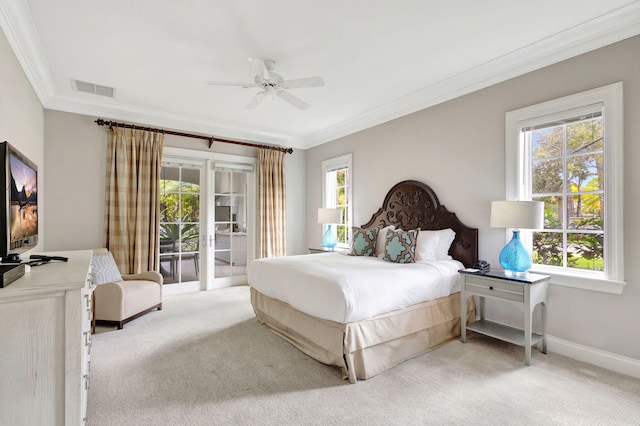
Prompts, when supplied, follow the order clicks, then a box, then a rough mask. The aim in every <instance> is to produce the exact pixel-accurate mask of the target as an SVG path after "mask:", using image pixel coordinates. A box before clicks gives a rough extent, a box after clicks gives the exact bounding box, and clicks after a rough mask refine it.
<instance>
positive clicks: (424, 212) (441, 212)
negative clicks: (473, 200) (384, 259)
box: [362, 180, 478, 267]
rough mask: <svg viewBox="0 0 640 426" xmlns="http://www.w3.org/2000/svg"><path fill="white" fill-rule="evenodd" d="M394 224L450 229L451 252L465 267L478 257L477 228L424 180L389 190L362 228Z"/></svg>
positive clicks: (419, 227) (406, 228)
mask: <svg viewBox="0 0 640 426" xmlns="http://www.w3.org/2000/svg"><path fill="white" fill-rule="evenodd" d="M388 225H394V226H395V227H396V228H400V229H404V230H409V229H416V228H418V229H424V230H438V229H446V228H451V229H453V231H454V232H455V233H456V238H455V240H453V243H451V248H450V249H449V254H450V255H451V257H453V258H454V259H456V260H459V261H460V262H462V263H463V264H464V266H466V267H471V266H473V264H474V263H475V262H476V261H477V260H478V229H477V228H469V227H468V226H466V225H465V224H463V223H462V222H460V220H458V218H457V216H456V214H455V213H452V212H450V211H449V210H447V208H446V207H445V206H443V205H441V204H440V202H439V201H438V197H437V196H436V194H435V193H434V192H433V190H432V189H431V188H430V187H429V186H427V185H425V184H424V183H421V182H418V181H415V180H405V181H403V182H400V183H398V184H396V185H395V186H394V187H393V188H391V189H390V190H389V192H388V193H387V196H386V197H385V198H384V203H383V204H382V207H381V208H379V209H378V211H377V212H375V213H374V214H373V216H371V220H369V222H367V223H366V224H364V225H362V227H363V228H371V227H374V226H378V227H380V228H383V227H385V226H388Z"/></svg>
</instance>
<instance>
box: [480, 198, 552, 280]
mask: <svg viewBox="0 0 640 426" xmlns="http://www.w3.org/2000/svg"><path fill="white" fill-rule="evenodd" d="M543 211H544V203H543V202H541V201H492V202H491V227H492V228H513V238H511V241H509V242H508V243H507V245H506V246H504V248H503V249H502V251H501V252H500V266H502V268H503V269H504V270H505V271H508V272H512V273H514V274H523V273H525V272H527V271H528V270H529V269H531V254H530V253H529V252H528V251H527V250H526V249H525V248H524V246H523V245H522V243H521V242H520V229H542V227H543V224H544V221H543V219H544V218H543Z"/></svg>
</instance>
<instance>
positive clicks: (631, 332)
mask: <svg viewBox="0 0 640 426" xmlns="http://www.w3.org/2000/svg"><path fill="white" fill-rule="evenodd" d="M638 52H640V37H635V38H632V39H628V40H625V41H622V42H620V43H616V44H614V45H611V46H608V47H605V48H603V49H599V50H596V51H593V52H590V53H587V54H584V55H581V56H578V57H576V58H573V59H570V60H567V61H564V62H561V63H558V64H555V65H552V66H550V67H547V68H544V69H541V70H538V71H536V72H532V73H529V74H526V75H524V76H521V77H519V78H515V79H512V80H509V81H507V82H504V83H501V84H497V85H494V86H491V87H489V88H486V89H483V90H480V91H477V92H475V93H472V94H469V95H466V96H463V97H460V98H457V99H454V100H452V101H449V102H446V103H443V104H440V105H437V106H434V107H432V108H428V109H425V110H422V111H419V112H416V113H414V114H411V115H409V116H405V117H402V118H399V119H396V120H393V121H390V122H388V123H385V124H382V125H379V126H377V127H373V128H370V129H367V130H364V131H361V132H359V133H356V134H353V135H350V136H347V137H344V138H341V139H339V140H336V141H333V142H331V143H329V144H325V145H322V146H318V147H315V148H312V149H310V150H308V151H307V194H309V196H308V198H307V212H308V213H307V238H308V243H312V242H317V241H319V240H320V238H321V229H320V226H319V225H318V224H317V223H315V222H316V221H315V220H314V218H313V217H312V214H311V213H309V212H314V211H315V210H316V209H317V208H318V207H319V206H320V202H321V200H320V195H319V194H320V191H321V162H322V161H323V160H326V159H328V158H332V157H335V156H338V155H342V154H344V153H348V152H352V153H353V162H354V165H353V168H354V180H353V191H354V192H353V197H354V213H353V215H354V221H355V223H356V224H362V223H365V222H367V220H368V219H369V218H370V215H371V214H372V213H373V212H374V211H375V210H376V209H377V208H378V207H380V205H381V203H382V200H383V198H384V195H385V194H386V192H387V191H388V189H389V188H390V187H391V186H393V185H394V184H395V183H397V182H399V181H401V180H404V179H416V180H420V181H423V182H425V183H427V184H428V185H430V186H431V187H432V188H433V189H434V190H435V191H436V193H437V194H438V196H439V198H440V202H441V203H442V204H444V205H446V206H447V208H449V210H452V211H455V212H456V213H457V214H458V216H459V218H460V220H462V221H463V222H464V223H466V224H468V225H470V226H475V227H478V228H479V234H480V247H479V251H480V258H483V259H486V260H488V261H489V262H490V263H492V264H494V265H497V264H498V258H497V256H498V253H499V251H500V249H501V248H502V246H504V244H505V234H504V231H503V230H500V229H491V228H489V206H490V201H492V200H500V199H504V194H505V178H504V176H505V149H504V145H505V131H504V127H505V113H506V112H507V111H510V110H513V109H517V108H521V107H524V106H528V105H532V104H536V103H539V102H542V101H546V100H550V99H555V98H558V97H562V96H565V95H569V94H573V93H577V92H581V91H584V90H587V89H592V88H595V87H600V86H604V85H606V84H610V83H614V82H617V81H622V82H623V83H624V108H625V110H624V113H625V114H624V120H625V127H624V133H625V147H624V157H625V165H624V176H625V196H624V203H625V206H624V216H625V218H626V220H625V278H626V280H627V282H628V285H627V287H626V289H625V291H624V294H622V295H611V294H604V293H598V292H592V291H586V290H578V289H571V288H566V287H559V286H552V287H551V290H550V301H549V333H550V334H551V335H552V336H554V337H557V338H559V339H563V340H566V341H569V342H574V343H578V344H582V345H585V346H588V347H591V348H596V349H601V350H604V351H607V352H612V353H615V354H620V355H623V356H626V357H630V358H634V359H636V360H638V359H640V339H638V338H637V336H638V335H640V323H639V322H638V321H636V318H637V315H636V312H637V310H638V306H640V262H638V259H640V224H638V223H636V220H635V218H636V217H637V216H638V215H637V212H638V211H639V209H640V191H638V187H637V182H640V168H638V167H637V162H638V161H639V160H640V143H639V142H640V120H639V119H638V117H640V55H638ZM488 309H489V312H490V315H491V316H493V318H494V319H497V320H499V321H504V322H508V323H512V324H514V325H519V324H520V323H521V315H522V313H521V312H520V311H519V310H518V309H516V308H515V307H513V308H512V307H510V306H506V307H505V306H504V305H489V306H488Z"/></svg>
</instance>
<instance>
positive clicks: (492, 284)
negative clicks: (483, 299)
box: [466, 277, 524, 302]
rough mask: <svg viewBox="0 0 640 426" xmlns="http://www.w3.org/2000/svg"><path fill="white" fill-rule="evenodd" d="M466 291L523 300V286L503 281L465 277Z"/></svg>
mask: <svg viewBox="0 0 640 426" xmlns="http://www.w3.org/2000/svg"><path fill="white" fill-rule="evenodd" d="M466 292H467V293H473V294H478V295H482V296H492V297H498V298H500V299H508V300H515V301H516V302H524V287H523V285H522V284H511V283H509V282H505V281H498V280H495V281H493V280H486V279H473V278H472V277H467V283H466Z"/></svg>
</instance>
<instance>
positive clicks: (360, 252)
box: [351, 226, 379, 256]
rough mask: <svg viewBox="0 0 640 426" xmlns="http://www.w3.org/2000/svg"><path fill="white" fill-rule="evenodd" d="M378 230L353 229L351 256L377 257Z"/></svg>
mask: <svg viewBox="0 0 640 426" xmlns="http://www.w3.org/2000/svg"><path fill="white" fill-rule="evenodd" d="M378 231H379V230H378V228H373V229H363V228H358V227H356V226H354V227H353V235H352V240H351V256H375V255H376V239H377V238H378Z"/></svg>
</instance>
